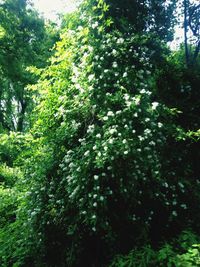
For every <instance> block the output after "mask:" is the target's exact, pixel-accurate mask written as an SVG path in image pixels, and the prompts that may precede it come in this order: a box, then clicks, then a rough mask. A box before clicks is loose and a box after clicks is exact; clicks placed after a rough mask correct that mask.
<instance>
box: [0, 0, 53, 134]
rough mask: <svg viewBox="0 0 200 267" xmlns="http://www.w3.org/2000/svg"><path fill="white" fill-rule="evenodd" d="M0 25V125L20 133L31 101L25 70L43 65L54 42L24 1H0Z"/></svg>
mask: <svg viewBox="0 0 200 267" xmlns="http://www.w3.org/2000/svg"><path fill="white" fill-rule="evenodd" d="M0 25H1V28H2V29H3V31H4V35H3V36H2V37H1V39H0V47H1V52H0V65H1V73H0V83H1V89H0V95H1V99H0V118H1V121H0V123H1V124H2V126H3V127H4V128H7V129H9V130H17V131H22V130H24V129H25V128H26V127H27V124H28V122H27V121H26V117H27V111H28V108H29V107H30V104H31V102H32V101H31V99H30V93H29V92H28V91H27V89H26V86H27V84H29V83H32V82H34V80H35V78H34V77H33V75H30V74H29V73H28V71H27V70H26V68H27V67H29V66H32V65H33V66H37V67H43V66H45V65H46V60H47V58H48V57H49V56H50V50H49V49H50V48H51V47H52V45H53V43H54V40H53V38H52V36H49V37H48V33H47V29H46V28H45V24H44V20H43V19H42V18H40V16H39V15H38V13H37V12H36V11H35V10H34V9H33V8H32V6H31V5H30V3H29V2H28V1H26V0H4V1H1V3H0Z"/></svg>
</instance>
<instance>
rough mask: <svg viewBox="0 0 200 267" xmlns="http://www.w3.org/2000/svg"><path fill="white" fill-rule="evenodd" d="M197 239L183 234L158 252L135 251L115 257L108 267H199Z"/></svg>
mask: <svg viewBox="0 0 200 267" xmlns="http://www.w3.org/2000/svg"><path fill="white" fill-rule="evenodd" d="M198 241H199V237H197V236H195V235H194V234H193V233H191V232H190V231H185V232H183V233H182V234H181V235H180V237H179V238H178V239H176V240H174V242H173V244H172V245H170V244H165V245H164V246H162V247H161V248H160V249H159V250H155V249H153V248H152V247H150V246H146V247H144V248H142V249H141V248H140V249H136V250H134V251H132V252H131V253H129V254H128V255H127V256H117V257H116V258H115V259H114V261H113V262H112V263H111V264H110V265H109V266H110V267H128V266H129V267H136V266H137V267H151V266H152V267H153V266H168V267H190V266H191V267H193V266H199V264H200V254H199V244H193V243H194V242H198Z"/></svg>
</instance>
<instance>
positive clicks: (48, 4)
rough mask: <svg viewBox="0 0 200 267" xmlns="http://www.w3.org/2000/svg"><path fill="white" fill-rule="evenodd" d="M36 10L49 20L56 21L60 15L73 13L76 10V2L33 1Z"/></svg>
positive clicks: (60, 0) (62, 0) (58, 0)
mask: <svg viewBox="0 0 200 267" xmlns="http://www.w3.org/2000/svg"><path fill="white" fill-rule="evenodd" d="M32 2H33V4H34V6H35V8H36V9H37V10H38V11H39V12H40V13H42V14H43V16H44V17H45V18H47V19H50V20H53V21H56V19H57V14H58V13H67V12H72V11H73V10H74V9H75V8H76V5H75V1H74V0H33V1H32Z"/></svg>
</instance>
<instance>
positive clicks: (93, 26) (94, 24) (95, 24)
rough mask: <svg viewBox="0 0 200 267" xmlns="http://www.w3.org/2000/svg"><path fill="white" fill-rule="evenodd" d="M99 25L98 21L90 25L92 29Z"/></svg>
mask: <svg viewBox="0 0 200 267" xmlns="http://www.w3.org/2000/svg"><path fill="white" fill-rule="evenodd" d="M98 25H99V23H98V21H95V23H93V24H92V29H95V28H97V27H98Z"/></svg>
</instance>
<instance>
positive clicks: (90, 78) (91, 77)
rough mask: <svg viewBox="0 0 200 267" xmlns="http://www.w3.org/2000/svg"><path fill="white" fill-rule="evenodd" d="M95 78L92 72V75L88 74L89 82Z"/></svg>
mask: <svg viewBox="0 0 200 267" xmlns="http://www.w3.org/2000/svg"><path fill="white" fill-rule="evenodd" d="M93 79H94V74H90V75H89V76H88V80H89V82H91V81H92V80H93Z"/></svg>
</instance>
